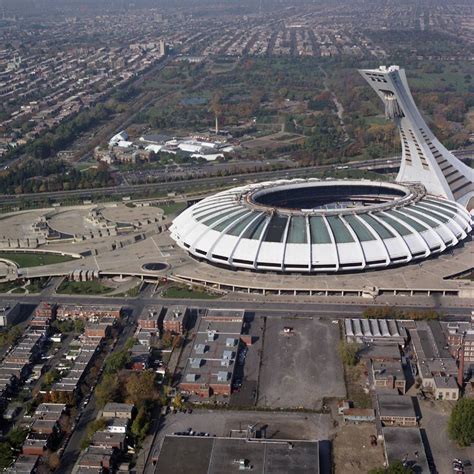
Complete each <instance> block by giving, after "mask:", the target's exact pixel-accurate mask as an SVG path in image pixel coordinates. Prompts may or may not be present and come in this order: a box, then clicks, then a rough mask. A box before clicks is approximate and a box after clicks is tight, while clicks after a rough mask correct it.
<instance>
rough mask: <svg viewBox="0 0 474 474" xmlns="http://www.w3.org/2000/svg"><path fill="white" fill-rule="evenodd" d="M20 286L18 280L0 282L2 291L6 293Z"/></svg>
mask: <svg viewBox="0 0 474 474" xmlns="http://www.w3.org/2000/svg"><path fill="white" fill-rule="evenodd" d="M17 286H18V283H17V282H16V281H7V282H5V283H0V293H6V292H7V291H10V290H13V289H14V288H16V287H17Z"/></svg>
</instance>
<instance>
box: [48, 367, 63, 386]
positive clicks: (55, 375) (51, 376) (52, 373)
mask: <svg viewBox="0 0 474 474" xmlns="http://www.w3.org/2000/svg"><path fill="white" fill-rule="evenodd" d="M60 378H61V373H60V372H59V370H58V369H51V370H49V371H48V372H46V374H45V376H44V383H45V384H46V385H49V386H51V385H52V384H53V383H54V382H57V381H58V380H59V379H60Z"/></svg>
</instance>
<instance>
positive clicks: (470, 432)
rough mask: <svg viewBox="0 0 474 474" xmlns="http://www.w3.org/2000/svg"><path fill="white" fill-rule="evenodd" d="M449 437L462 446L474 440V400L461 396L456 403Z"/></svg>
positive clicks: (450, 422)
mask: <svg viewBox="0 0 474 474" xmlns="http://www.w3.org/2000/svg"><path fill="white" fill-rule="evenodd" d="M448 433H449V437H450V438H451V439H453V440H455V441H457V443H458V444H459V445H460V446H469V445H471V444H472V442H473V441H474V400H473V399H472V398H461V399H460V400H458V402H457V403H456V405H455V407H454V408H453V411H452V412H451V417H450V418H449V423H448Z"/></svg>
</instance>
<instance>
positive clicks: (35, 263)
mask: <svg viewBox="0 0 474 474" xmlns="http://www.w3.org/2000/svg"><path fill="white" fill-rule="evenodd" d="M0 258H6V259H7V260H11V261H12V262H15V263H16V264H17V265H18V266H19V267H22V268H23V267H41V266H43V265H52V264H54V263H63V262H69V261H70V260H73V257H70V256H68V255H59V254H52V253H30V252H0Z"/></svg>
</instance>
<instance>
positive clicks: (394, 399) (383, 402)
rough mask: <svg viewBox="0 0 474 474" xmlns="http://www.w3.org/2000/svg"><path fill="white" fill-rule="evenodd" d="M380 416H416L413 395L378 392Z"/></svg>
mask: <svg viewBox="0 0 474 474" xmlns="http://www.w3.org/2000/svg"><path fill="white" fill-rule="evenodd" d="M377 400H378V405H379V413H380V416H397V417H398V416H400V417H401V416H404V417H407V416H408V417H416V414H415V408H414V407H413V401H412V399H411V397H409V396H407V395H389V394H386V393H379V392H377Z"/></svg>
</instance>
